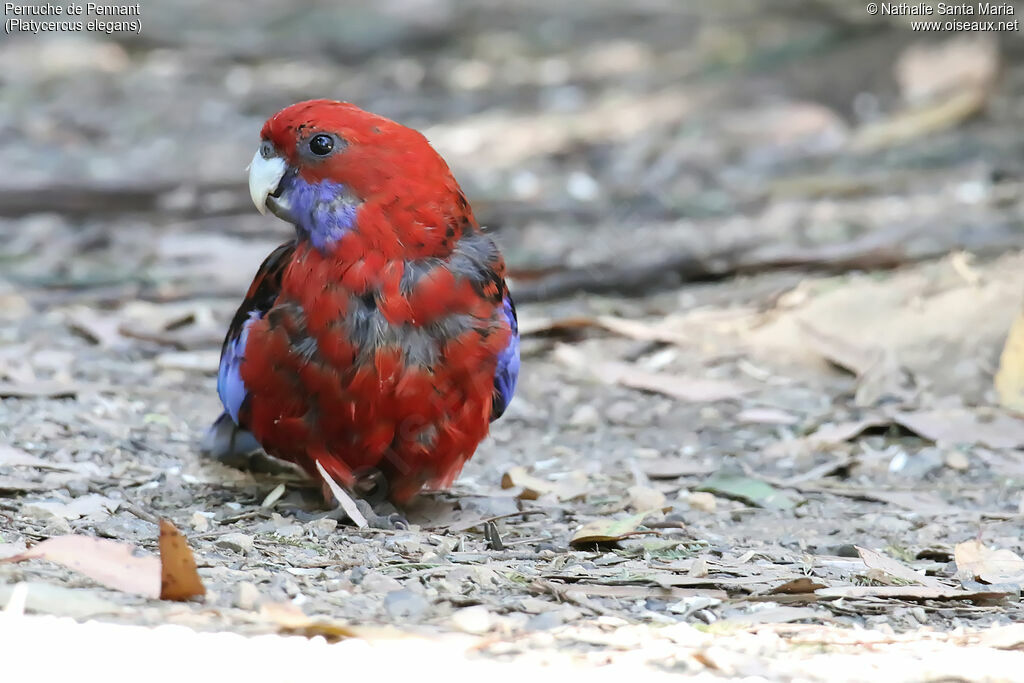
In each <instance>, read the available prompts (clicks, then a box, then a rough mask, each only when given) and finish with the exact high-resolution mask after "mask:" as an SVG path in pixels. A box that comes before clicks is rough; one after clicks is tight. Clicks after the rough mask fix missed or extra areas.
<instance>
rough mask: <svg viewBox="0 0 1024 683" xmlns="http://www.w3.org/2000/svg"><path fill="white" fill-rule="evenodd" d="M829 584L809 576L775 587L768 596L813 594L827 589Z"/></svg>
mask: <svg viewBox="0 0 1024 683" xmlns="http://www.w3.org/2000/svg"><path fill="white" fill-rule="evenodd" d="M827 585H828V584H824V583H819V582H818V581H816V580H815V579H812V578H810V577H809V576H801V577H800V578H799V579H792V580H791V581H786V582H785V583H783V584H781V585H779V586H775V587H774V588H772V589H771V590H770V591H768V595H800V594H802V593H813V592H814V591H816V590H818V589H819V588H826V587H827Z"/></svg>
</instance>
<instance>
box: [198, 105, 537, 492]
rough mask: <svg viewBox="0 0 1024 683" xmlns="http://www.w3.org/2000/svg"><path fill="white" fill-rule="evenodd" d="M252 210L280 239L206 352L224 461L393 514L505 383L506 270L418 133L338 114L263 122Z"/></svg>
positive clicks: (505, 397) (449, 460)
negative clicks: (260, 466) (260, 465)
mask: <svg viewBox="0 0 1024 683" xmlns="http://www.w3.org/2000/svg"><path fill="white" fill-rule="evenodd" d="M249 190H250V193H251V195H252V199H253V202H255V204H256V207H257V209H259V211H260V212H261V213H265V212H266V211H267V210H268V209H269V210H270V211H271V212H272V213H273V214H274V215H276V216H278V217H279V218H282V219H283V220H285V221H287V222H289V223H292V224H293V225H294V226H295V239H293V240H291V241H289V242H287V243H285V244H282V245H281V246H280V247H278V248H277V249H275V250H274V251H273V253H271V254H270V256H268V257H267V259H266V260H265V261H264V262H263V265H262V266H261V267H260V269H259V272H257V274H256V277H255V279H254V280H253V282H252V285H251V286H250V287H249V292H248V294H247V295H246V297H245V300H244V301H243V302H242V305H241V306H240V307H239V309H238V312H237V313H236V314H235V317H234V320H232V322H231V326H230V327H229V329H228V333H227V337H226V339H225V340H224V345H223V347H222V349H221V360H220V371H219V373H218V376H217V391H218V393H219V394H220V400H221V403H223V405H224V414H223V415H222V416H221V417H220V419H218V421H217V422H216V423H215V424H214V429H213V431H212V432H211V433H212V434H213V435H215V437H214V440H213V442H212V443H213V450H214V454H215V455H218V456H221V457H225V456H230V455H232V453H233V452H237V451H239V450H247V449H250V448H252V447H254V445H255V444H256V443H258V444H259V445H260V446H262V447H263V449H264V450H265V451H266V452H267V453H269V454H271V455H274V456H277V457H279V458H282V459H284V460H288V461H291V462H293V463H296V464H298V465H300V466H301V467H302V468H304V469H305V470H306V471H307V472H309V473H310V474H311V475H312V476H313V477H315V478H317V479H319V475H318V473H317V468H316V463H317V462H319V463H320V465H321V466H322V467H323V468H324V470H326V471H327V473H329V474H330V475H331V476H332V477H333V478H334V479H335V481H337V482H338V483H340V484H342V485H343V486H345V487H347V488H348V489H350V490H351V491H354V492H356V493H360V492H364V493H365V491H366V486H367V484H366V482H372V485H373V486H374V487H381V486H383V488H384V490H385V496H386V498H388V499H390V500H391V501H392V502H395V503H403V502H406V501H408V500H409V499H410V498H411V497H413V496H414V495H416V493H417V492H419V491H420V490H422V489H424V488H430V489H433V488H440V487H445V486H447V485H449V484H451V482H452V481H453V480H454V479H455V477H456V476H457V475H458V474H459V472H460V471H461V470H462V467H463V465H465V463H466V461H467V460H469V458H470V457H471V456H472V455H473V452H474V451H475V450H476V448H477V446H478V444H479V443H480V441H481V440H482V439H483V438H484V437H485V436H486V435H487V431H488V428H489V423H490V422H491V421H493V420H494V419H496V418H497V417H499V416H500V415H501V414H502V412H503V411H504V410H505V408H506V406H507V405H508V403H509V401H510V400H511V398H512V393H513V391H514V389H515V385H516V379H517V376H518V373H519V334H518V324H517V321H516V311H515V306H514V305H513V303H512V298H511V297H510V296H509V292H508V288H507V287H506V285H505V280H504V275H505V264H504V261H503V259H502V256H501V253H500V252H499V251H498V248H497V247H496V246H495V244H494V242H493V241H492V240H491V238H490V237H488V236H487V235H485V234H484V233H483V232H481V230H480V227H479V225H478V224H477V222H476V219H475V218H474V217H473V211H472V209H470V206H469V204H468V203H467V201H466V197H465V195H464V194H463V193H462V190H461V189H460V188H459V185H458V183H457V182H456V181H455V179H454V177H452V173H451V171H450V170H449V168H448V166H447V165H446V164H445V162H444V160H443V159H442V158H441V157H440V155H439V154H438V153H437V152H436V151H434V149H433V148H432V147H431V146H430V144H429V143H428V142H427V140H426V138H424V137H423V136H422V135H421V134H420V133H418V132H416V131H415V130H412V129H410V128H406V127H405V126H402V125H399V124H397V123H395V122H393V121H390V120H388V119H386V118H383V117H381V116H377V115H374V114H370V113H368V112H365V111H363V110H361V109H359V108H358V107H356V106H354V105H352V104H348V103H345V102H334V101H330V100H312V101H309V102H300V103H298V104H294V105H292V106H290V107H288V108H286V109H283V110H282V111H280V112H278V113H277V114H275V115H274V116H272V117H271V118H270V119H269V120H268V121H267V122H266V124H264V126H263V131H262V141H261V144H260V147H259V150H258V151H257V152H256V154H255V156H254V157H253V160H252V164H251V165H250V167H249Z"/></svg>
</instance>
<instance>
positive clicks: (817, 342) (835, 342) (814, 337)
mask: <svg viewBox="0 0 1024 683" xmlns="http://www.w3.org/2000/svg"><path fill="white" fill-rule="evenodd" d="M797 323H798V325H799V327H800V331H801V332H802V333H803V336H804V339H805V341H806V342H807V343H808V345H809V346H810V347H811V348H812V349H813V350H814V352H815V353H817V354H818V355H820V356H821V357H822V358H825V359H826V360H828V362H830V363H832V364H834V365H838V366H839V367H841V368H843V369H844V370H846V371H848V372H850V373H851V374H854V375H858V376H859V375H863V374H864V373H865V372H867V371H868V370H870V369H871V366H873V365H874V364H875V363H877V362H878V360H879V356H880V355H881V353H882V352H881V349H877V348H873V347H870V346H861V345H859V344H854V343H852V342H850V341H847V340H846V339H843V338H841V337H838V336H836V335H834V334H829V333H827V332H825V331H823V330H819V329H818V328H816V327H814V326H813V325H811V324H809V323H807V322H805V321H803V320H798V321H797Z"/></svg>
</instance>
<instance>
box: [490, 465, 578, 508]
mask: <svg viewBox="0 0 1024 683" xmlns="http://www.w3.org/2000/svg"><path fill="white" fill-rule="evenodd" d="M517 487H521V488H522V489H523V490H522V491H521V492H520V493H519V496H518V497H519V498H522V499H523V500H537V499H538V498H540V497H541V496H543V495H547V494H551V495H554V496H555V497H556V498H558V500H573V499H575V498H581V497H583V496H584V495H585V494H586V493H587V479H586V475H584V474H583V473H582V472H572V473H570V476H568V477H565V478H563V479H561V480H559V481H548V480H546V479H541V478H540V477H537V476H534V475H533V474H530V472H529V471H528V470H527V469H526V468H525V467H519V466H517V467H513V468H511V469H510V470H509V471H508V472H506V473H505V474H503V475H502V477H501V488H503V489H511V488H517Z"/></svg>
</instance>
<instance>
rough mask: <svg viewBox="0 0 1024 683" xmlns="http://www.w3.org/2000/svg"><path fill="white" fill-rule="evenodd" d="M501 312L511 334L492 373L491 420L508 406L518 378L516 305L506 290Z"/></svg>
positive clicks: (496, 417) (499, 415) (497, 416)
mask: <svg viewBox="0 0 1024 683" xmlns="http://www.w3.org/2000/svg"><path fill="white" fill-rule="evenodd" d="M502 313H503V314H504V316H505V319H506V320H508V324H509V327H511V328H512V336H511V337H509V340H508V346H506V347H505V348H504V349H503V350H502V352H501V353H500V354H498V366H497V369H496V370H495V373H494V398H493V400H492V402H491V422H493V421H494V420H497V419H498V418H499V417H501V415H502V413H504V412H505V409H506V408H508V404H509V402H510V401H511V400H512V395H513V394H514V393H515V391H516V382H517V381H518V379H519V319H518V318H517V317H516V306H515V304H514V303H513V302H512V297H511V296H510V295H509V294H508V293H507V292H506V293H505V299H504V307H503V308H502Z"/></svg>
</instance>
